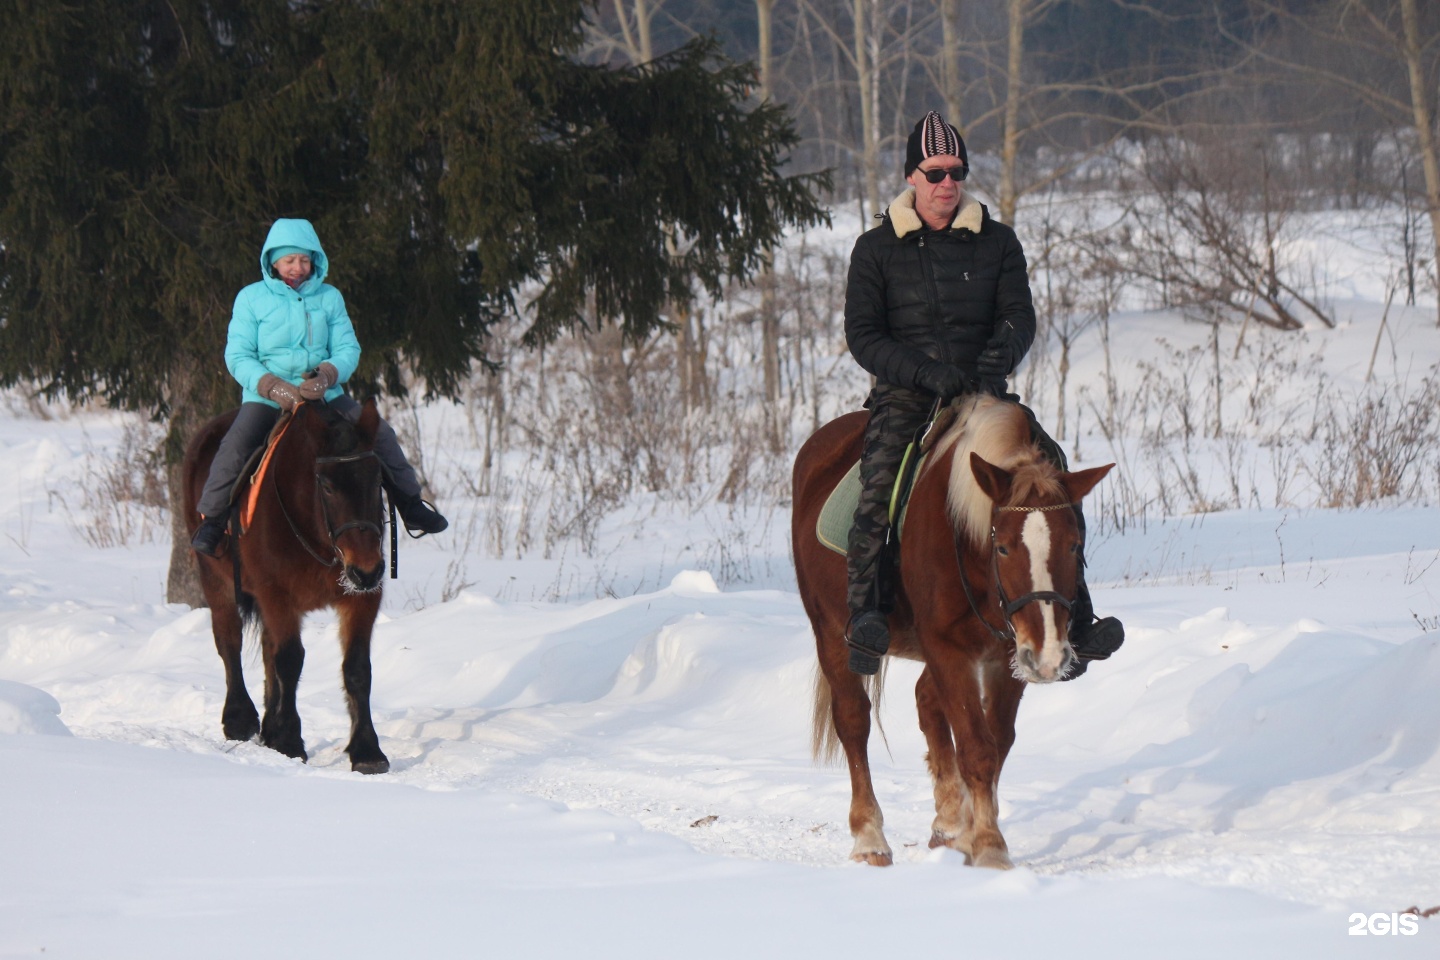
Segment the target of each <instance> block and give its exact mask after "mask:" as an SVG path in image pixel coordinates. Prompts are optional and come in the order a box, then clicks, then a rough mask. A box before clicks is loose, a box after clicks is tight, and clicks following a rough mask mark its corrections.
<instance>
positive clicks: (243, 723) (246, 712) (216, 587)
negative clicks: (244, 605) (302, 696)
mask: <svg viewBox="0 0 1440 960" xmlns="http://www.w3.org/2000/svg"><path fill="white" fill-rule="evenodd" d="M200 589H201V591H202V592H203V593H204V594H205V602H206V603H207V604H208V605H209V607H210V630H211V632H212V633H214V635H215V651H216V652H217V653H219V654H220V662H221V663H223V664H224V665H225V707H224V709H223V710H222V711H221V713H220V728H221V729H222V730H224V731H225V739H226V740H250V739H253V738H254V736H255V734H257V733H259V732H260V714H258V713H256V712H255V701H253V700H251V699H250V693H249V691H247V690H246V689H245V670H244V668H243V667H242V666H241V661H240V652H241V648H242V646H243V645H244V640H245V630H244V624H243V623H242V622H241V620H240V611H239V610H237V609H235V595H234V588H233V587H232V586H231V585H230V583H229V582H228V581H227V580H226V579H225V578H224V577H222V576H221V575H220V574H219V573H217V572H216V571H215V570H214V569H213V568H212V566H211V565H210V563H209V562H207V561H201V563H200Z"/></svg>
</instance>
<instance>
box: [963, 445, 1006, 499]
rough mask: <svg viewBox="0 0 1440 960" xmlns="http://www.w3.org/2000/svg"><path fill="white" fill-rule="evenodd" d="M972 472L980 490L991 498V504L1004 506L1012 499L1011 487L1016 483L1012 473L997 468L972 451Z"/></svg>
mask: <svg viewBox="0 0 1440 960" xmlns="http://www.w3.org/2000/svg"><path fill="white" fill-rule="evenodd" d="M970 472H971V473H973V474H975V482H976V483H978V484H979V485H980V490H981V491H982V492H983V493H984V494H985V496H987V497H989V498H990V500H991V502H993V503H996V504H1002V503H1005V502H1006V501H1007V500H1008V499H1009V498H1010V487H1011V485H1012V483H1013V482H1014V477H1013V476H1012V475H1011V474H1010V471H1008V470H1005V469H1003V468H1001V467H997V466H995V464H993V463H990V462H989V461H988V460H986V459H985V458H984V457H982V456H980V454H978V453H976V452H975V451H973V450H972V451H970Z"/></svg>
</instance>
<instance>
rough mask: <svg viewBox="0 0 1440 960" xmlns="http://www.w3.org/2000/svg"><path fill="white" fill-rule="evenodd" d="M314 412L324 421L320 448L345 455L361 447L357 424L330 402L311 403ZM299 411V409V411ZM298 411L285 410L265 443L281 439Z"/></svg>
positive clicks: (319, 439)
mask: <svg viewBox="0 0 1440 960" xmlns="http://www.w3.org/2000/svg"><path fill="white" fill-rule="evenodd" d="M309 406H310V407H311V408H313V409H314V412H315V413H316V414H317V415H318V416H319V417H320V418H321V420H322V421H323V422H324V427H323V432H322V433H321V434H320V435H319V436H318V437H317V442H318V443H319V445H320V450H321V451H323V452H325V453H328V454H330V455H333V456H342V457H343V456H345V455H347V454H351V453H354V452H355V451H356V450H358V449H360V434H359V431H357V430H356V429H355V425H354V424H353V423H351V422H350V421H349V420H348V419H346V418H345V416H344V414H342V413H341V412H340V411H338V410H336V409H335V408H334V407H332V406H330V405H329V404H309ZM297 412H298V411H297ZM295 416H296V413H294V412H290V411H285V412H283V413H281V414H280V417H279V419H278V420H276V421H275V426H274V427H272V428H271V430H270V435H269V437H267V438H266V440H265V445H266V446H269V445H270V444H272V443H274V442H275V441H276V440H278V439H280V434H282V433H284V432H285V427H286V426H287V425H288V424H289V423H290V421H291V420H293V419H295Z"/></svg>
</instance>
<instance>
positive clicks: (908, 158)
mask: <svg viewBox="0 0 1440 960" xmlns="http://www.w3.org/2000/svg"><path fill="white" fill-rule="evenodd" d="M946 154H949V155H950V156H953V157H959V158H960V162H961V163H963V164H964V165H965V166H967V167H968V166H970V158H969V157H968V156H967V155H966V153H965V141H964V140H962V139H960V131H959V130H956V129H955V128H954V127H952V126H951V125H950V124H948V123H946V122H945V118H944V117H942V116H940V114H938V113H936V112H935V111H934V110H931V111H930V112H929V113H927V114H925V116H923V117H921V118H920V120H919V122H918V123H916V124H915V129H914V130H911V131H910V139H909V141H908V142H907V143H906V144H905V176H907V177H908V176H910V174H912V173H914V172H915V168H916V167H918V166H920V164H921V163H923V162H924V161H925V160H927V159H928V158H930V157H940V156H944V155H946Z"/></svg>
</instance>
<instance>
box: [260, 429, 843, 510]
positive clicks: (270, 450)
mask: <svg viewBox="0 0 1440 960" xmlns="http://www.w3.org/2000/svg"><path fill="white" fill-rule="evenodd" d="M294 419H295V418H294V417H290V418H289V419H287V420H286V421H285V423H284V424H283V425H282V426H281V427H280V431H279V432H278V433H276V434H274V435H273V436H272V437H271V438H270V442H269V443H268V444H267V445H266V447H265V454H264V456H262V457H261V458H260V466H259V468H258V469H257V470H256V471H255V475H254V476H252V477H251V478H250V489H249V490H247V491H245V502H244V503H243V504H241V507H240V531H239V532H240V533H241V534H243V533H244V532H245V531H246V530H249V529H250V521H251V520H253V519H255V505H256V504H257V503H259V501H260V484H261V483H262V482H263V481H264V480H265V473H266V471H268V470H269V469H270V457H271V455H273V454H274V453H275V448H276V447H277V446H279V444H280V438H281V437H283V436H285V431H286V430H289V429H290V424H291V423H293V422H294ZM246 469H249V465H248V464H247V465H246ZM242 476H243V474H242ZM857 496H858V494H857Z"/></svg>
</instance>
